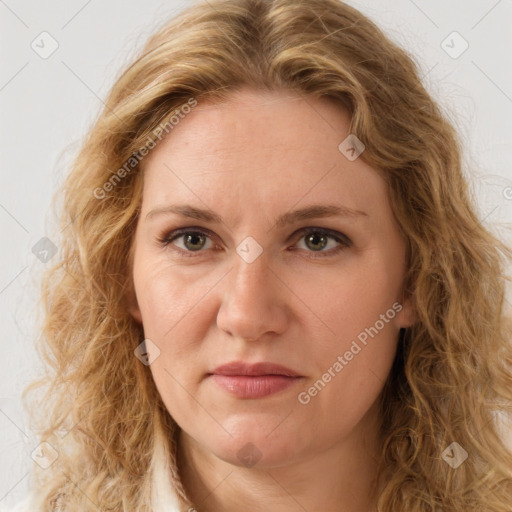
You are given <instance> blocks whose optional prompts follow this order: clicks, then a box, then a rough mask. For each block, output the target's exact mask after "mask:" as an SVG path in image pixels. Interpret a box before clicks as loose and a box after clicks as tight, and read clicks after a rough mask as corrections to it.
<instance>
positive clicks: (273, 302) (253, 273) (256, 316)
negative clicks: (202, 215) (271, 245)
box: [217, 253, 286, 339]
mask: <svg viewBox="0 0 512 512" xmlns="http://www.w3.org/2000/svg"><path fill="white" fill-rule="evenodd" d="M276 281H277V279H276V276H275V275H274V273H273V271H272V270H271V269H270V268H269V262H268V259H267V256H266V254H263V253H262V254H260V255H259V256H258V257H257V258H256V259H255V260H254V261H252V262H250V263H248V262H247V261H245V260H244V259H243V258H242V257H239V256H238V255H237V261H236V262H235V264H234V268H233V269H232V270H231V272H230V273H229V277H228V281H227V284H226V288H225V292H224V295H223V297H222V301H221V306H220V310H219V313H218V318H217V324H218V326H219V328H221V329H223V330H225V331H226V332H228V333H230V334H231V335H233V336H235V337H240V338H244V339H258V338H260V337H261V336H262V335H263V334H265V332H282V330H283V329H284V328H285V324H286V311H285V310H286V305H285V304H284V303H283V298H284V297H283V295H282V293H281V292H280V290H279V289H278V288H280V285H279V284H278V283H277V282H276Z"/></svg>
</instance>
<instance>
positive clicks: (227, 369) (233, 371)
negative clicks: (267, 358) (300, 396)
mask: <svg viewBox="0 0 512 512" xmlns="http://www.w3.org/2000/svg"><path fill="white" fill-rule="evenodd" d="M211 373H212V374H213V375H249V376H263V375H281V376H284V377H302V375H299V374H298V373H297V372H295V371H293V370H292V369H290V368H287V367H286V366H283V365H281V364H276V363H269V362H261V363H252V364H249V363H245V362H244V361H232V362H231V363H227V364H223V365H221V366H218V367H217V368H215V370H213V372H211Z"/></svg>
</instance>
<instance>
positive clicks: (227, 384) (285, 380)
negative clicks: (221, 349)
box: [208, 361, 304, 399]
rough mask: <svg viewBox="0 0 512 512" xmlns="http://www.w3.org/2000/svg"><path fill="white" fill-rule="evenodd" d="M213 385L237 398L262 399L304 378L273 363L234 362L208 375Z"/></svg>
mask: <svg viewBox="0 0 512 512" xmlns="http://www.w3.org/2000/svg"><path fill="white" fill-rule="evenodd" d="M208 377H209V378H211V379H212V380H213V381H214V382H215V384H217V385H218V386H219V387H220V388H222V389H223V390H224V391H227V392H228V393H230V394H231V395H234V396H236V397H238V398H253V399H254V398H263V397H265V396H268V395H272V394H274V393H277V392H279V391H284V390H285V389H287V388H290V387H291V386H293V385H295V384H296V383H297V382H299V381H300V380H301V379H303V378H304V377H303V376H302V375H299V374H298V373H297V372H295V371H294V370H292V369H290V368H287V367H285V366H282V365H279V364H275V363H267V362H261V363H255V364H248V363H244V362H242V361H235V362H232V363H228V364H225V365H222V366H219V367H217V368H216V369H215V370H213V372H211V373H209V374H208Z"/></svg>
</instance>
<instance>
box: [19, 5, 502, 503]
mask: <svg viewBox="0 0 512 512" xmlns="http://www.w3.org/2000/svg"><path fill="white" fill-rule="evenodd" d="M242 87H250V88H252V89H255V90H261V91H276V90H286V91H292V92H295V93H296V94H299V95H301V96H302V97H304V98H308V97H316V98H320V97H322V98H328V99H331V100H332V101H334V102H337V103H338V104H341V105H343V106H344V107H345V108H346V109H348V111H349V113H350V119H351V125H350V132H351V133H353V134H355V135H356V136H357V137H358V138H359V139H360V140H361V141H363V143H364V144H365V146H366V149H365V151H364V153H363V154H362V155H361V156H360V158H362V159H363V160H364V161H365V162H367V163H368V164H370V165H372V166H374V167H378V168H380V169H382V171H383V174H384V176H385V179H386V181H387V185H388V188H389V193H390V197H391V203H392V207H393V211H394V213H395V215H396V217H397V220H398V222H399V225H400V227H401V229H402V231H403V233H404V234H405V237H406V239H407V241H408V271H407V275H406V280H405V290H407V293H409V294H410V296H411V297H412V298H413V303H414V304H415V308H416V311H417V318H418V320H417V322H416V323H415V324H414V325H413V326H412V327H409V328H407V329H403V330H402V331H401V332H400V340H399V341H400V342H399V348H398V351H397V355H396V359H395V362H394V365H393V368H392V371H391V372H390V375H389V378H388V380H387V382H386V384H385V387H384V389H383V392H382V394H381V397H380V398H381V407H382V418H383V422H382V433H383V438H384V439H385V443H384V445H383V446H382V453H381V460H380V465H379V471H380V474H382V475H387V479H386V483H385V486H384V487H383V490H382V492H381V493H380V495H379V496H378V510H379V511H380V512H396V511H397V510H401V511H404V512H406V511H415V512H419V511H422V512H427V511H431V512H433V511H436V512H437V511H440V510H442V511H443V512H460V511H461V510H464V511H465V512H473V511H475V512H476V511H478V512H481V511H482V510H486V511H489V512H510V510H511V508H510V507H511V504H512V452H511V448H510V446H508V445H507V444H506V442H505V440H504V430H503V428H502V423H501V421H500V420H499V418H500V417H501V416H504V417H509V416H510V415H511V413H512V370H511V368H512V345H511V342H510V341H511V339H512V335H511V329H512V327H511V322H510V319H509V317H508V316H507V315H506V314H505V308H504V292H505V281H506V279H507V277H506V272H505V270H506V265H507V263H508V262H509V261H510V260H511V257H512V251H511V249H510V248H509V247H508V246H507V245H505V244H504V243H503V242H502V241H501V240H500V239H499V237H498V236H497V235H495V234H492V233H491V231H490V230H489V229H486V228H485V227H484V226H483V225H482V224H481V223H480V222H479V219H478V217H477V215H476V213H475V211H476V200H475V198H474V195H473V194H472V191H471V189H470V188H469V186H468V183H467V180H466V178H465V177H464V169H463V164H462V161H461V160H462V158H461V154H462V148H461V144H460V141H459V139H458V135H457V133H456V131H455V129H454V127H453V125H452V124H451V122H450V121H449V120H448V118H447V116H446V114H444V113H443V112H442V110H441V108H440V107H439V106H438V105H437V104H436V102H435V101H434V100H433V99H432V98H431V97H430V95H429V94H428V93H427V91H426V89H425V87H424V85H423V84H422V81H421V76H420V72H419V69H418V65H417V64H416V63H415V60H414V58H413V57H412V56H411V55H410V54H408V53H407V52H406V51H405V50H404V49H402V48H401V47H400V46H399V45H397V44H396V43H394V42H393V41H391V40H390V39H389V38H388V37H387V36H386V35H385V34H384V33H383V32H382V31H381V29H379V28H378V27H377V26H376V25H375V24H374V23H373V22H372V21H371V20H369V19H368V18H366V17H365V16H364V15H362V14H361V13H360V12H359V11H357V10H356V9H354V8H352V7H350V6H348V5H346V4H344V3H342V2H341V1H338V0H210V1H209V2H207V3H200V4H197V5H194V6H192V7H190V8H188V9H187V10H186V11H184V12H182V13H181V14H179V15H178V16H177V17H175V18H173V19H171V20H170V21H167V22H166V23H164V24H163V25H162V26H161V27H160V28H159V29H158V30H157V31H156V32H155V33H154V34H153V35H152V36H151V37H150V39H149V40H148V41H147V43H146V45H145V46H144V48H143V49H142V50H141V51H140V53H139V55H138V56H137V57H136V58H135V59H134V60H133V62H131V63H130V65H128V66H127V67H126V69H125V70H124V71H123V72H122V73H120V75H119V76H118V77H117V81H116V83H115V84H114V86H113V88H112V90H111V92H110V93H109V95H108V98H107V99H106V103H105V108H104V109H103V111H102V112H101V113H100V114H99V115H98V117H97V119H96V120H95V121H94V123H93V126H92V127H91V129H90V131H89V133H88V135H87V136H86V138H85V139H84V141H83V144H82V146H81V148H80V150H79V152H78V154H77V157H76V160H75V161H74V164H73V166H72V169H71V171H70V173H69V174H68V175H67V177H66V180H65V182H64V184H63V186H62V189H61V190H60V191H59V192H58V200H62V205H61V210H59V216H60V222H61V229H62V231H61V233H62V234H61V236H60V240H59V241H58V246H59V253H58V255H57V256H55V258H54V261H53V263H52V266H51V267H49V268H48V269H47V271H46V273H45V276H44V278H43V282H42V300H43V309H44V322H43V325H42V332H41V337H40V339H39V340H38V342H37V345H36V348H37V351H38V352H39V354H40V356H41V358H42V359H43V360H44V362H45V363H46V368H45V373H44V374H43V375H42V376H41V378H39V379H38V380H36V381H34V382H33V383H31V384H30V386H28V387H27V388H26V389H25V390H24V393H23V397H24V400H25V398H26V395H27V394H28V393H29V392H34V391H35V390H40V392H43V391H44V394H43V395H42V396H41V397H40V398H39V402H37V401H35V402H36V403H35V404H34V407H32V410H31V416H32V418H31V420H32V424H33V425H34V428H35V430H34V432H36V433H37V435H38V437H40V438H41V440H44V441H47V442H48V443H50V444H51V445H52V446H53V447H55V449H56V450H57V452H58V458H57V460H56V461H55V462H54V463H53V464H52V465H51V466H50V467H49V468H47V469H45V470H42V469H41V468H40V467H39V466H37V465H34V470H33V474H34V488H35V491H37V497H38V498H37V499H38V501H37V506H38V510H40V511H41V512H49V511H51V510H54V508H53V507H55V506H56V505H58V504H60V505H62V506H64V508H65V510H69V511H75V510H76V511H78V510H80V511H82V510H91V509H94V507H93V505H96V506H97V507H99V508H100V509H101V510H110V511H130V512H142V511H151V510H155V508H154V506H155V504H154V499H155V498H154V495H155V489H154V487H155V486H154V482H153V477H154V475H153V473H154V471H153V470H154V468H155V464H156V462H155V461H156V460H157V457H160V458H161V460H160V463H162V460H163V462H164V463H165V465H166V466H167V468H169V469H168V471H169V472H170V474H169V479H170V481H171V482H172V485H173V486H174V488H175V489H176V492H177V495H178V496H179V498H180V500H181V501H182V504H181V505H182V506H194V504H193V503H192V502H191V501H190V499H189V497H188V496H187V492H186V490H185V488H184V487H183V485H182V483H181V481H180V474H179V470H178V466H177V457H176V450H177V444H176V434H177V431H178V427H177V425H176V424H175V422H174V420H173V419H172V417H171V416H170V415H169V413H168V412H167V410H166V408H165V406H164V404H163V402H162V400H161V398H160V396H159V394H158V392H157V390H156V387H155V384H154V383H153V380H152V377H151V374H150V371H149V368H148V367H147V366H145V365H143V364H141V363H140V361H139V360H138V359H137V358H136V357H134V349H135V348H136V347H137V346H138V345H139V344H140V343H141V340H143V338H144V335H143V331H142V328H141V326H139V325H138V324H137V323H136V321H135V320H134V319H133V318H132V317H131V316H130V314H129V312H128V308H127V299H126V297H127V295H128V294H129V293H131V291H132V286H133V285H132V280H131V250H132V242H133V234H134V229H135V226H136V223H137V219H138V213H139V209H140V203H141V191H142V188H143V171H142V166H141V162H143V159H142V160H138V159H136V160H137V161H134V160H131V159H133V158H135V157H134V155H140V154H141V153H142V152H143V151H142V149H141V148H144V147H147V144H148V141H150V140H151V139H152V138H154V137H155V134H157V133H159V134H161V131H159V130H161V128H159V127H161V126H162V125H165V123H166V122H167V123H168V119H169V115H170V114H171V113H174V112H179V111H180V109H182V108H183V105H185V104H187V103H190V99H191V98H192V99H193V100H194V101H197V102H199V103H200V102H201V101H202V100H206V99H209V100H210V99H213V100H215V101H224V100H227V99H229V96H230V94H231V93H232V92H233V91H235V90H237V89H240V88H242ZM170 136H172V134H171V135H170ZM127 162H131V163H130V166H129V168H128V167H127V166H126V163H127ZM122 169H124V172H123V171H122ZM107 183H109V184H110V185H107ZM41 404H44V407H42V405H41ZM63 428H64V429H65V430H62V429H63ZM64 434H65V435H64ZM453 442H456V443H458V444H459V445H460V447H462V448H463V449H464V450H465V451H466V452H467V454H468V458H467V460H466V461H465V462H464V463H463V464H462V465H460V466H459V467H458V468H457V469H454V468H452V467H451V465H449V464H448V463H446V462H445V460H443V456H442V455H443V452H444V451H445V449H447V448H448V447H449V446H450V445H451V443H453ZM159 443H160V444H159ZM162 443H163V445H162ZM159 446H163V450H164V451H162V450H160V448H159Z"/></svg>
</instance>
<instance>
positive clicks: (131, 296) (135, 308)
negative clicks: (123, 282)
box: [125, 281, 142, 325]
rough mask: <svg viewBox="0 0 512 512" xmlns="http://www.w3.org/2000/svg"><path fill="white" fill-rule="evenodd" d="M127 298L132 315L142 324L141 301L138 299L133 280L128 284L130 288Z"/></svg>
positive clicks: (126, 294) (127, 291)
mask: <svg viewBox="0 0 512 512" xmlns="http://www.w3.org/2000/svg"><path fill="white" fill-rule="evenodd" d="M125 299H126V304H127V309H128V312H129V313H130V315H132V317H133V318H134V319H135V321H136V322H137V323H139V324H140V325H142V314H141V312H140V308H139V303H138V301H137V296H136V294H135V289H134V286H133V281H130V283H129V285H128V289H127V290H126V293H125Z"/></svg>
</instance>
